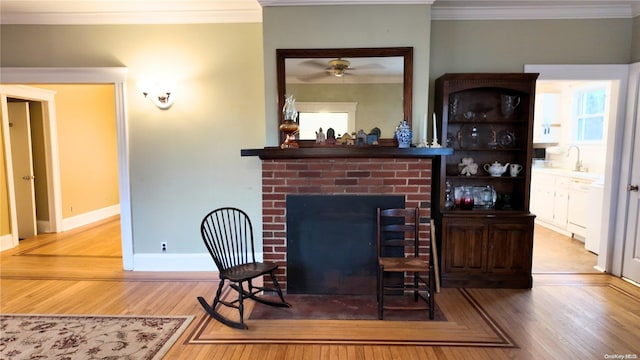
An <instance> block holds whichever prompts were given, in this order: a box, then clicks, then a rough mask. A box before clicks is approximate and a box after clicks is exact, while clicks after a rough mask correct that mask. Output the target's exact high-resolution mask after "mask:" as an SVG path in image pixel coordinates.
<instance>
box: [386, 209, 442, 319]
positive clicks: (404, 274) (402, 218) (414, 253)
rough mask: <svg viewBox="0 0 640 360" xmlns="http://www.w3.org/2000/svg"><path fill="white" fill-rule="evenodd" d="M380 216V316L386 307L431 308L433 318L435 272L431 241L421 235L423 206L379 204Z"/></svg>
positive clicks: (396, 308)
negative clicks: (383, 207) (421, 211)
mask: <svg viewBox="0 0 640 360" xmlns="http://www.w3.org/2000/svg"><path fill="white" fill-rule="evenodd" d="M377 218H378V220H377V223H378V236H377V237H378V239H377V240H378V276H377V278H378V281H377V282H378V291H377V296H378V319H379V320H382V319H383V318H384V311H385V310H414V311H428V314H429V319H430V320H433V318H434V307H435V300H434V293H435V291H434V290H435V286H434V284H435V276H434V268H433V264H432V262H431V257H430V256H429V253H428V252H427V249H428V247H430V243H431V241H430V239H429V238H425V239H420V227H419V226H420V210H419V209H418V208H415V209H384V210H383V209H380V208H378V214H377ZM420 250H423V251H424V253H420ZM390 273H395V274H396V275H395V276H394V275H392V274H390Z"/></svg>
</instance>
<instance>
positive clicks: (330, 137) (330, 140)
mask: <svg viewBox="0 0 640 360" xmlns="http://www.w3.org/2000/svg"><path fill="white" fill-rule="evenodd" d="M324 143H325V144H327V145H335V144H336V131H335V130H333V128H328V129H327V140H326V141H325V142H324Z"/></svg>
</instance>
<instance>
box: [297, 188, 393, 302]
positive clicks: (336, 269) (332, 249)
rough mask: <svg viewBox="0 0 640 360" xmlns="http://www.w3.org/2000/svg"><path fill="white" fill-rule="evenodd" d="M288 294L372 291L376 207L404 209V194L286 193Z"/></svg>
mask: <svg viewBox="0 0 640 360" xmlns="http://www.w3.org/2000/svg"><path fill="white" fill-rule="evenodd" d="M286 201H287V205H286V209H287V284H288V288H287V292H288V293H291V294H340V295H367V294H375V292H376V259H377V254H376V209H377V208H378V207H380V208H403V207H404V206H405V199H404V196H393V195H288V196H287V200H286Z"/></svg>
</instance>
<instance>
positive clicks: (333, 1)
mask: <svg viewBox="0 0 640 360" xmlns="http://www.w3.org/2000/svg"><path fill="white" fill-rule="evenodd" d="M434 1H435V0H396V1H394V0H258V3H260V5H261V6H262V7H265V6H305V5H307V6H310V5H411V4H417V5H420V4H422V5H431V4H433V3H434Z"/></svg>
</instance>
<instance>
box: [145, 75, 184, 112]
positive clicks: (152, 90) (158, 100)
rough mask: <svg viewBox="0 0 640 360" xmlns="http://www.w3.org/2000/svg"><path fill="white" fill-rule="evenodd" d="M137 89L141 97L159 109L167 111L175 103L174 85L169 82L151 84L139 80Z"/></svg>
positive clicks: (150, 82)
mask: <svg viewBox="0 0 640 360" xmlns="http://www.w3.org/2000/svg"><path fill="white" fill-rule="evenodd" d="M138 87H139V88H140V91H141V92H142V95H144V97H146V98H147V99H149V100H150V101H151V102H152V103H154V104H155V105H156V106H157V107H158V108H159V109H162V110H167V109H168V108H170V107H171V105H173V102H174V101H175V96H176V95H175V83H174V82H170V81H165V82H152V81H148V80H141V81H139V82H138Z"/></svg>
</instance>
